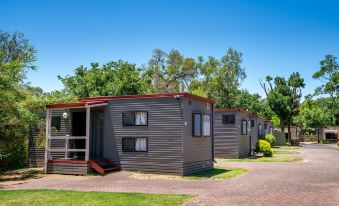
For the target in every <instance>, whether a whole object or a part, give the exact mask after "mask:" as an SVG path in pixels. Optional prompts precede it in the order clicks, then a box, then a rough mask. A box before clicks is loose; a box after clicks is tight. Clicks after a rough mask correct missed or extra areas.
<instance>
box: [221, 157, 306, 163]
mask: <svg viewBox="0 0 339 206" xmlns="http://www.w3.org/2000/svg"><path fill="white" fill-rule="evenodd" d="M301 160H302V158H301V157H285V156H273V157H254V158H244V159H229V160H226V161H229V162H296V161H301Z"/></svg>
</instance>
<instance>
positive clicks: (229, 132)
mask: <svg viewBox="0 0 339 206" xmlns="http://www.w3.org/2000/svg"><path fill="white" fill-rule="evenodd" d="M224 114H235V124H223V123H222V115H224ZM238 122H239V116H238V115H237V113H227V112H214V153H215V157H217V158H238V155H239V152H238V136H239V135H240V125H239V124H238Z"/></svg>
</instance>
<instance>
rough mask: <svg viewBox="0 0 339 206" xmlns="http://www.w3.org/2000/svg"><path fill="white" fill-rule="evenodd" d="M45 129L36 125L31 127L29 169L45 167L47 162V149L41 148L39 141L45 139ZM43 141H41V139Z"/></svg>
mask: <svg viewBox="0 0 339 206" xmlns="http://www.w3.org/2000/svg"><path fill="white" fill-rule="evenodd" d="M44 132H45V131H44V129H43V128H40V127H37V126H36V125H30V127H29V139H28V165H29V167H43V166H44V160H45V147H39V145H37V141H38V139H39V138H45V135H44ZM39 141H41V139H39Z"/></svg>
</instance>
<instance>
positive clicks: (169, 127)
mask: <svg viewBox="0 0 339 206" xmlns="http://www.w3.org/2000/svg"><path fill="white" fill-rule="evenodd" d="M124 111H147V112H148V126H123V125H122V112H124ZM106 112H108V115H107V116H106V118H107V119H108V120H109V122H110V125H109V123H107V124H106V128H105V138H104V144H105V149H104V150H105V151H104V156H105V157H107V158H110V159H111V160H112V161H113V162H115V163H118V164H120V166H121V168H122V170H129V171H141V172H151V173H152V172H154V173H170V174H179V175H182V174H183V158H182V144H183V142H182V133H183V131H182V112H181V106H180V102H179V101H178V100H177V99H176V98H173V97H170V98H149V99H125V100H124V99H118V100H114V101H110V102H109V104H108V111H106ZM123 137H147V138H148V151H147V152H124V151H122V138H123Z"/></svg>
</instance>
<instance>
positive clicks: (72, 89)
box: [58, 60, 151, 98]
mask: <svg viewBox="0 0 339 206" xmlns="http://www.w3.org/2000/svg"><path fill="white" fill-rule="evenodd" d="M58 78H59V79H60V80H61V81H62V83H63V84H64V86H65V92H66V93H68V94H70V95H71V96H75V97H80V98H82V97H90V96H119V95H133V94H144V93H149V92H151V79H150V78H147V75H144V73H143V70H142V69H140V68H137V67H136V66H135V65H134V64H130V63H128V62H124V61H121V60H120V61H117V62H115V61H111V62H109V63H107V64H104V65H102V66H101V67H100V66H99V64H97V63H92V64H91V67H90V68H86V67H84V66H80V67H78V68H77V69H75V74H74V75H73V76H70V75H68V76H65V77H61V76H58Z"/></svg>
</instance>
